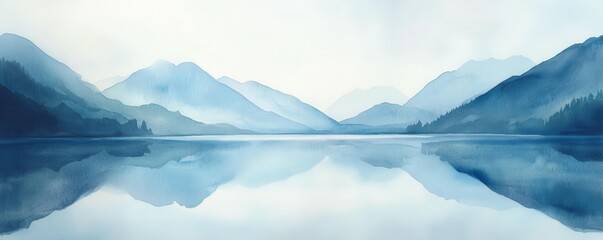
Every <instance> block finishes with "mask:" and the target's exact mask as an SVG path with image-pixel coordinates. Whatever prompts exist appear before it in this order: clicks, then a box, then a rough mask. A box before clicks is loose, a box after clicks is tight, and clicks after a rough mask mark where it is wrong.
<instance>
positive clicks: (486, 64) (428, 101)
mask: <svg viewBox="0 0 603 240" xmlns="http://www.w3.org/2000/svg"><path fill="white" fill-rule="evenodd" d="M532 66H534V63H533V62H532V61H531V60H530V59H528V58H526V57H522V56H513V57H509V58H507V59H504V60H499V59H494V58H489V59H486V60H482V61H474V60H471V61H468V62H466V63H465V64H463V65H462V66H461V67H460V68H459V69H457V70H454V71H449V72H445V73H443V74H442V75H440V76H439V77H438V78H436V79H434V80H433V81H431V82H429V83H428V84H427V85H426V86H425V87H424V88H423V89H422V90H421V91H419V92H418V93H417V94H416V95H415V96H413V97H412V98H411V99H410V100H408V101H407V102H406V103H405V104H404V103H401V104H380V105H376V106H373V107H372V108H370V109H368V110H366V111H363V112H362V113H360V114H358V115H357V116H355V117H351V118H349V119H346V120H344V121H342V123H349V124H352V123H353V124H363V125H369V126H392V125H395V126H397V127H399V128H405V127H406V126H408V125H410V124H412V123H416V122H418V121H421V122H422V123H425V122H431V121H433V120H435V119H436V118H437V117H438V116H440V115H442V114H445V113H446V112H448V111H450V110H451V109H452V108H454V107H457V106H460V105H461V104H463V103H464V102H468V101H471V100H472V99H473V98H475V97H477V96H479V95H480V94H482V93H485V92H486V91H488V90H489V89H490V88H492V87H494V86H496V84H498V83H500V82H502V81H504V80H505V79H507V78H508V77H511V76H513V75H517V74H521V73H523V72H525V71H526V70H528V69H530V68H531V67H532ZM357 101H359V100H357Z"/></svg>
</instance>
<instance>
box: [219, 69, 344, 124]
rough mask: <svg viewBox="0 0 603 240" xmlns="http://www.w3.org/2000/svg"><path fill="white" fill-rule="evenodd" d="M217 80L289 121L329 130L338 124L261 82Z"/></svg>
mask: <svg viewBox="0 0 603 240" xmlns="http://www.w3.org/2000/svg"><path fill="white" fill-rule="evenodd" d="M218 81H219V82H221V83H223V84H226V85H227V86H229V87H230V88H232V89H234V90H235V91H237V92H239V93H240V94H241V95H243V96H244V97H245V98H247V99H248V100H249V101H251V102H252V103H253V104H255V105H256V106H258V107H260V108H261V109H263V110H265V111H270V112H274V113H276V114H278V115H280V116H282V117H284V118H287V119H289V120H291V121H294V122H297V123H301V124H303V125H305V126H308V127H311V128H313V129H316V130H322V131H325V130H331V129H333V128H335V127H337V126H338V125H339V123H337V122H336V121H335V120H333V119H331V118H330V117H328V116H327V115H325V114H324V113H322V112H321V111H319V110H318V109H316V108H314V107H312V106H310V105H308V104H307V103H304V102H302V101H300V100H299V99H297V98H296V97H294V96H291V95H289V94H285V93H282V92H280V91H277V90H274V89H272V88H270V87H268V86H265V85H263V84H261V83H258V82H255V81H248V82H244V83H241V82H239V81H237V80H234V79H232V78H229V77H221V78H219V79H218Z"/></svg>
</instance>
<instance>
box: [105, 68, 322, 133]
mask: <svg viewBox="0 0 603 240" xmlns="http://www.w3.org/2000/svg"><path fill="white" fill-rule="evenodd" d="M103 93H104V94H105V95H106V96H108V97H110V98H114V99H118V100H120V101H122V102H123V103H125V104H129V105H143V104H153V103H154V104H159V105H162V106H164V107H166V108H167V109H169V110H171V111H178V112H180V113H182V114H183V115H185V116H187V117H190V118H192V119H194V120H196V121H201V122H204V123H226V124H230V125H233V126H235V127H238V128H241V129H247V130H251V131H256V132H263V133H289V132H308V131H311V130H312V129H310V128H309V127H307V126H304V125H302V124H300V123H296V122H293V121H291V120H288V119H286V118H284V117H281V116H279V115H278V114H276V113H273V112H268V111H264V110H262V109H261V108H260V107H258V106H256V105H254V104H253V103H252V102H250V101H249V100H248V99H247V98H245V97H244V96H243V95H241V94H240V93H238V92H237V91H235V90H233V89H232V88H230V87H228V86H226V85H225V84H223V83H220V82H218V81H217V80H216V79H214V78H213V77H212V76H210V75H209V74H208V73H207V72H205V71H203V70H202V69H201V68H200V67H199V66H197V65H195V64H194V63H191V62H185V63H180V64H179V65H177V66H176V65H175V64H173V63H170V62H167V61H162V60H160V61H157V62H155V63H154V64H153V65H152V66H150V67H148V68H144V69H141V70H139V71H136V72H135V73H133V74H132V75H130V77H128V79H126V80H124V81H122V82H120V83H118V84H116V85H115V86H113V87H110V88H108V89H106V90H105V91H103Z"/></svg>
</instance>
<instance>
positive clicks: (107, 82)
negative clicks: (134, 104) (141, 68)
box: [94, 76, 127, 91]
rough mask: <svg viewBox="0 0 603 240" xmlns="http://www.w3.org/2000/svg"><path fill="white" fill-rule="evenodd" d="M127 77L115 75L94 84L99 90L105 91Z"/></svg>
mask: <svg viewBox="0 0 603 240" xmlns="http://www.w3.org/2000/svg"><path fill="white" fill-rule="evenodd" d="M126 78H127V77H123V76H113V77H108V78H103V79H101V80H98V81H96V82H94V86H96V87H97V88H98V89H99V90H101V91H103V90H105V89H107V88H110V87H112V86H113V85H115V84H117V83H119V82H121V81H123V80H126Z"/></svg>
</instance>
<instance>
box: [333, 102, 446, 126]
mask: <svg viewBox="0 0 603 240" xmlns="http://www.w3.org/2000/svg"><path fill="white" fill-rule="evenodd" d="M436 117H437V116H436V115H435V114H434V113H431V112H427V111H424V110H421V109H418V108H414V107H406V106H401V105H398V104H391V103H381V104H378V105H376V106H374V107H372V108H370V109H368V110H366V111H364V112H361V113H360V114H358V116H355V117H353V118H350V119H346V120H344V121H342V122H341V123H343V124H362V125H367V126H396V127H400V128H405V127H406V126H408V125H409V124H412V123H416V122H417V121H419V120H420V121H422V122H425V121H426V120H428V119H433V118H436Z"/></svg>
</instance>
